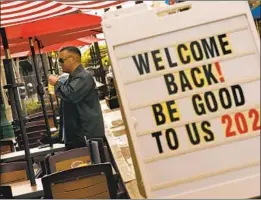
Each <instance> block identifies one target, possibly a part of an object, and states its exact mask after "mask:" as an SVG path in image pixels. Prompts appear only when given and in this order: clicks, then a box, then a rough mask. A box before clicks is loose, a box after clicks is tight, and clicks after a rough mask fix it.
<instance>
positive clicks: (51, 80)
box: [48, 75, 59, 86]
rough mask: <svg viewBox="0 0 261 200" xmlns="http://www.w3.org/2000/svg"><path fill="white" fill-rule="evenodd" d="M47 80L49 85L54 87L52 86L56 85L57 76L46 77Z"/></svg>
mask: <svg viewBox="0 0 261 200" xmlns="http://www.w3.org/2000/svg"><path fill="white" fill-rule="evenodd" d="M48 80H49V83H50V84H51V85H52V86H54V85H55V84H56V83H57V81H58V80H59V78H58V77H57V76H54V75H50V76H49V77H48Z"/></svg>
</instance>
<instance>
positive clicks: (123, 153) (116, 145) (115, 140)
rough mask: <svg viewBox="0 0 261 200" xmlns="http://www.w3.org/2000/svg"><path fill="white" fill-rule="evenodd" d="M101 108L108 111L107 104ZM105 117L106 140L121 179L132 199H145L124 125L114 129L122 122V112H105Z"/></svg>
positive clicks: (103, 103) (102, 103) (103, 104)
mask: <svg viewBox="0 0 261 200" xmlns="http://www.w3.org/2000/svg"><path fill="white" fill-rule="evenodd" d="M101 107H102V110H103V111H104V110H106V109H107V106H106V103H105V102H101ZM103 117H104V123H105V132H106V138H107V141H108V143H109V146H110V149H111V152H112V155H113V158H114V160H115V163H116V165H117V167H118V169H119V172H120V175H121V178H122V180H123V182H124V184H125V188H126V190H127V192H128V194H129V196H130V198H131V199H143V198H144V197H142V196H141V195H140V192H139V188H138V185H137V180H136V176H135V171H134V167H133V163H132V159H131V154H130V149H129V145H128V140H127V136H126V132H125V128H124V126H123V124H122V125H120V123H119V122H118V123H115V124H118V125H116V127H117V128H114V127H113V122H117V121H120V120H122V116H121V112H120V110H119V109H118V110H116V111H111V112H106V113H105V112H103ZM114 130H115V132H114ZM116 132H117V133H116ZM115 135H117V136H115Z"/></svg>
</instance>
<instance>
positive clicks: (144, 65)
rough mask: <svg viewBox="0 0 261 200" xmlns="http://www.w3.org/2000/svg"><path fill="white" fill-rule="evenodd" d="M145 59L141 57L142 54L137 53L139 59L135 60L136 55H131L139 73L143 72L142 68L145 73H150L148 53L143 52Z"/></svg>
mask: <svg viewBox="0 0 261 200" xmlns="http://www.w3.org/2000/svg"><path fill="white" fill-rule="evenodd" d="M144 55H145V59H146V60H144V58H143V56H142V54H138V57H139V61H138V60H137V58H136V56H132V59H133V61H134V63H135V65H136V67H137V69H138V71H139V73H140V75H142V74H144V71H143V70H144V69H145V71H146V73H150V65H149V58H148V53H145V54H144Z"/></svg>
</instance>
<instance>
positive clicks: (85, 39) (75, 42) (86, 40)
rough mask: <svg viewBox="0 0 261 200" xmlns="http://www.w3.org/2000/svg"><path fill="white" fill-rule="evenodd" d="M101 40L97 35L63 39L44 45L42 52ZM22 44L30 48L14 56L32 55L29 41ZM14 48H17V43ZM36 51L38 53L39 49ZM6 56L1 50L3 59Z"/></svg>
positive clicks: (13, 55) (13, 54)
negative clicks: (68, 39)
mask: <svg viewBox="0 0 261 200" xmlns="http://www.w3.org/2000/svg"><path fill="white" fill-rule="evenodd" d="M101 40H102V39H97V38H95V37H83V38H79V39H77V40H71V41H66V42H62V41H63V40H60V43H57V44H54V45H49V46H44V47H43V48H42V49H41V53H48V52H52V51H59V50H60V49H61V48H63V47H66V46H76V47H80V46H85V45H90V44H91V43H93V42H98V41H101ZM22 45H24V47H22V48H24V49H28V50H24V51H21V52H17V53H12V54H11V57H12V58H19V57H24V56H29V55H31V52H30V50H29V46H28V43H23V44H20V46H22ZM12 48H15V45H14V47H12ZM36 53H38V51H37V52H36ZM4 58H5V56H4V52H1V59H4Z"/></svg>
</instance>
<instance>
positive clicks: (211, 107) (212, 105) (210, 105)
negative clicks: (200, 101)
mask: <svg viewBox="0 0 261 200" xmlns="http://www.w3.org/2000/svg"><path fill="white" fill-rule="evenodd" d="M204 97H205V101H206V105H207V107H208V109H209V111H210V112H216V111H217V110H218V104H217V100H216V97H215V95H214V94H213V93H212V92H210V91H209V92H206V93H205V94H204ZM211 101H212V103H210V102H211Z"/></svg>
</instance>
